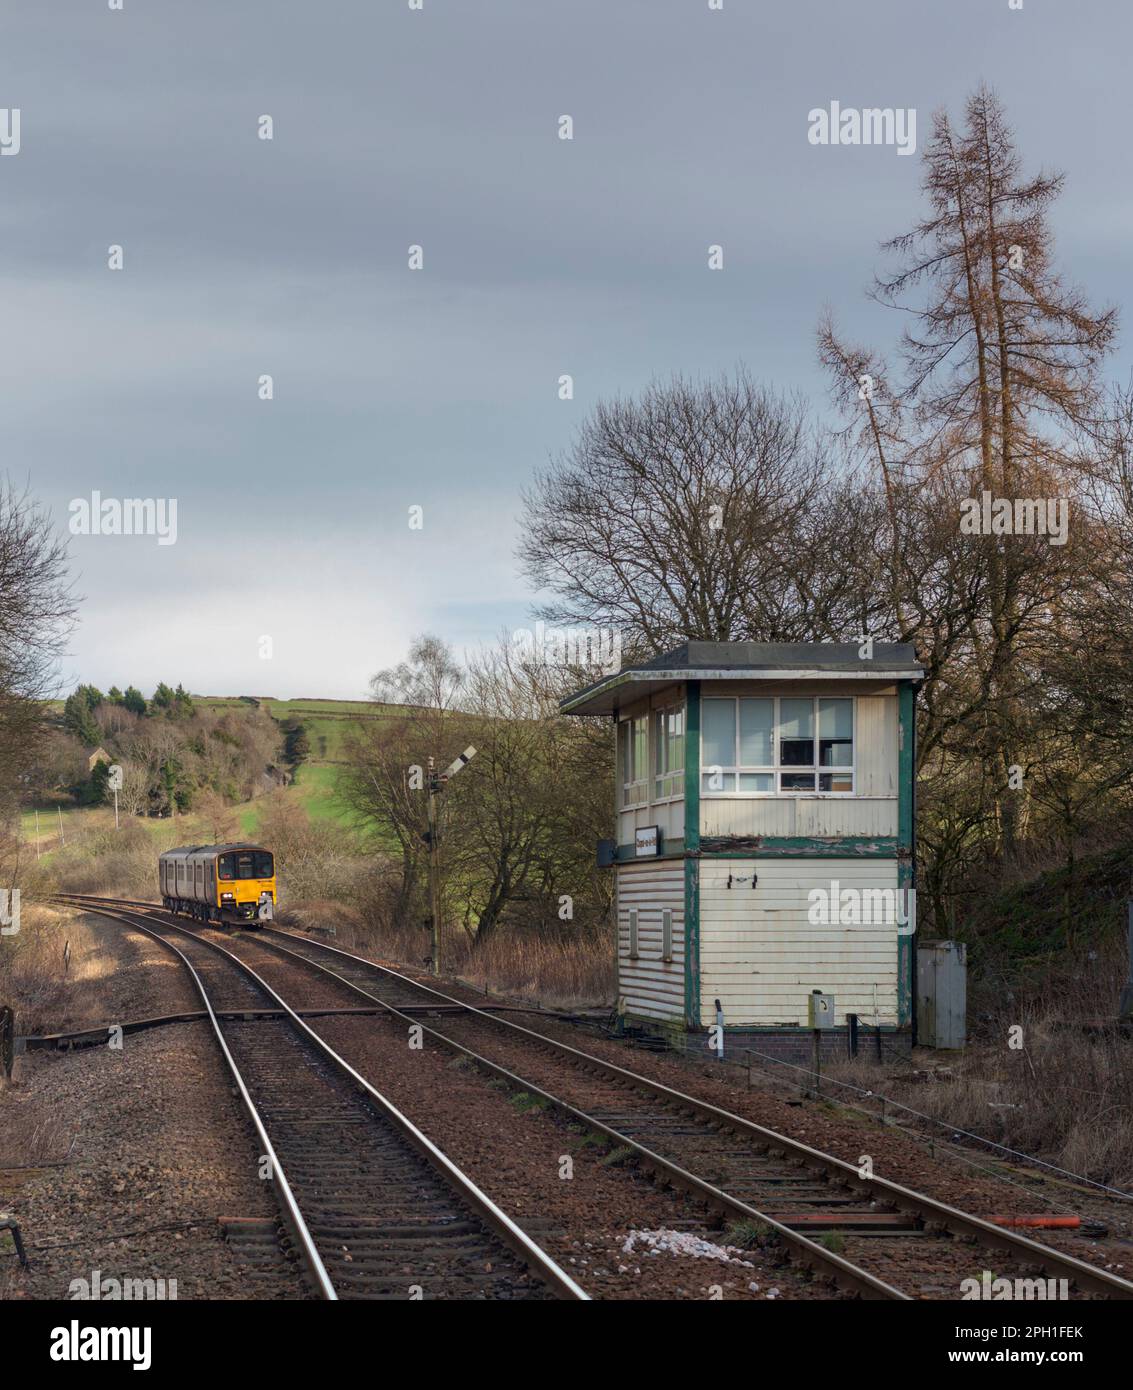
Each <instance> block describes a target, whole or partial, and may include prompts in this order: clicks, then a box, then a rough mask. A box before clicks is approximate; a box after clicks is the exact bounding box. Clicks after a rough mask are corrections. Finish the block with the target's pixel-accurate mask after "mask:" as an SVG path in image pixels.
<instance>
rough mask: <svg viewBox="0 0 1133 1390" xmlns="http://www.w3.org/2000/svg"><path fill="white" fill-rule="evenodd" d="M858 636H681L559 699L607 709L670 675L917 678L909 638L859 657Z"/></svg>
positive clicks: (569, 710)
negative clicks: (758, 638)
mask: <svg viewBox="0 0 1133 1390" xmlns="http://www.w3.org/2000/svg"><path fill="white" fill-rule="evenodd" d="M861 645H862V644H861V643H859V642H685V643H683V644H682V645H681V646H679V647H674V648H673V650H672V651H668V652H662V653H661V654H660V655H659V656H655V657H652V658H651V659H650V660H649V661H642V662H637V663H635V664H634V665H632V666H625V667H623V668H622V669H621V670H620V671H617V672H615V673H613V674H612V675H608V676H603V677H602V679H601V680H598V681H595V682H594V683H593V684H592V685H588V686H586V687H585V688H584V689H582V690H579V691H578V692H577V693H576V694H574V695H569V696H568V697H567V698H566V699H565V700H562V701H560V703H559V708H560V709H561V710H562V712H563V714H611V713H616V712H617V711H618V710H619V709H620V708H621V707H622V706H623V705H628V704H632V703H633V702H634V701H636V700H640V699H641V698H642V697H643V696H646V695H651V694H653V693H654V692H655V691H658V690H662V689H663V688H664V687H665V686H667V685H672V684H673V683H674V681H688V680H697V681H742V680H752V681H757V680H758V681H831V680H835V681H843V680H844V681H847V682H852V681H917V682H919V681H921V680H923V679H924V667H923V666H921V664H920V662H919V661H918V660H917V654H916V651H915V650H914V648H913V646H912V644H911V643H907V642H875V643H874V644H873V656H872V658H870V659H869V660H866V661H863V660H862V658H861V657H860V656H859V655H858V652H859V650H860V647H861Z"/></svg>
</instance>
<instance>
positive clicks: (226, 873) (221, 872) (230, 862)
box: [216, 854, 236, 880]
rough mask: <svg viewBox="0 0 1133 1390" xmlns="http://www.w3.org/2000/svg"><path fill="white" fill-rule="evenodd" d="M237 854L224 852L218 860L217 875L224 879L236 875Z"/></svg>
mask: <svg viewBox="0 0 1133 1390" xmlns="http://www.w3.org/2000/svg"><path fill="white" fill-rule="evenodd" d="M235 859H236V856H235V855H234V854H222V855H221V856H220V858H219V859H218V860H217V869H216V871H217V875H218V877H220V878H223V879H226V880H227V879H230V878H235V877H236V865H235Z"/></svg>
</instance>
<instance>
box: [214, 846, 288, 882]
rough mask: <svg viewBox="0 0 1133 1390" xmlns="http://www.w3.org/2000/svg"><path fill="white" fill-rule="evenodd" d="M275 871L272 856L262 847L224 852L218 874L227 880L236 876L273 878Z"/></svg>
mask: <svg viewBox="0 0 1133 1390" xmlns="http://www.w3.org/2000/svg"><path fill="white" fill-rule="evenodd" d="M274 872H275V865H274V864H273V862H272V856H271V855H270V854H269V853H268V852H267V851H266V850H262V849H241V850H236V851H235V852H234V853H232V854H222V855H221V856H220V859H219V860H218V862H217V875H218V877H220V878H221V879H223V880H225V881H231V880H232V879H234V878H271V877H272V875H273V874H274Z"/></svg>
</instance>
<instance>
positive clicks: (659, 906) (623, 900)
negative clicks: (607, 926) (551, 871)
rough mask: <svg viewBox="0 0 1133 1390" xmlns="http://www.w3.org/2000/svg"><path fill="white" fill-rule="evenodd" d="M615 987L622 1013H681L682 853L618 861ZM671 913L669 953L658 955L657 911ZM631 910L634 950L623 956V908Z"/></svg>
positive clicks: (659, 922)
mask: <svg viewBox="0 0 1133 1390" xmlns="http://www.w3.org/2000/svg"><path fill="white" fill-rule="evenodd" d="M615 873H616V874H617V876H618V993H619V995H620V996H621V997H622V998H623V999H624V1000H625V1007H626V1010H627V1012H628V1013H631V1014H638V1015H640V1016H642V1017H644V1018H675V1019H680V1018H683V1017H684V980H685V965H684V961H685V871H684V860H683V859H662V860H653V861H651V862H646V863H643V864H619V865H618V867H617V868H616V869H615ZM666 908H667V909H669V910H670V911H671V912H672V914H673V952H672V955H673V958H672V960H670V961H666V960H662V958H661V950H662V942H661V936H662V913H663V912H664V911H665V909H666ZM631 909H636V910H637V914H638V915H637V934H638V947H639V951H640V955H639V957H638V959H637V960H630V958H629V914H630V910H631Z"/></svg>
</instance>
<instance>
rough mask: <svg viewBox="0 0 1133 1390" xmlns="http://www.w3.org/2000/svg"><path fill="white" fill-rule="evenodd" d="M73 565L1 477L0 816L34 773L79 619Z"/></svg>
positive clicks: (28, 503) (38, 512) (37, 514)
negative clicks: (48, 703) (58, 672)
mask: <svg viewBox="0 0 1133 1390" xmlns="http://www.w3.org/2000/svg"><path fill="white" fill-rule="evenodd" d="M74 611H75V598H74V595H73V594H72V592H71V590H70V587H69V585H68V582H67V560H66V551H65V547H64V545H63V543H62V542H61V541H60V540H58V539H57V537H56V535H55V532H54V529H53V527H52V525H51V520H50V518H49V516H48V515H47V513H46V512H44V511H43V510H42V509H41V508H40V507H39V506H37V504H36V503H35V502H34V501H33V500H32V499H31V497H30V496H29V495H28V493H27V492H26V491H25V492H19V491H17V490H16V489H15V488H14V487H13V486H12V485H11V483H10V482H8V481H6V480H3V479H0V815H3V814H6V813H10V812H11V809H12V808H13V806H14V804H15V802H16V799H17V797H18V795H19V793H20V790H21V788H22V787H24V786H25V785H26V784H27V781H28V779H29V777H31V775H32V773H33V769H34V763H35V757H36V752H37V750H38V748H39V747H40V745H41V743H42V740H43V737H44V734H45V731H46V724H45V719H44V714H45V709H44V706H43V703H42V702H43V700H44V699H45V698H47V697H48V696H49V695H50V694H52V693H54V688H55V680H56V676H55V663H56V660H57V658H58V656H59V655H60V653H61V650H62V645H63V643H64V641H65V640H66V636H67V633H68V631H69V630H70V626H71V623H72V620H73V617H74Z"/></svg>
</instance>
